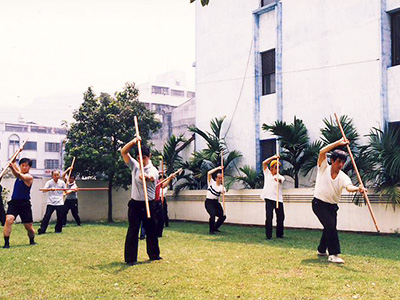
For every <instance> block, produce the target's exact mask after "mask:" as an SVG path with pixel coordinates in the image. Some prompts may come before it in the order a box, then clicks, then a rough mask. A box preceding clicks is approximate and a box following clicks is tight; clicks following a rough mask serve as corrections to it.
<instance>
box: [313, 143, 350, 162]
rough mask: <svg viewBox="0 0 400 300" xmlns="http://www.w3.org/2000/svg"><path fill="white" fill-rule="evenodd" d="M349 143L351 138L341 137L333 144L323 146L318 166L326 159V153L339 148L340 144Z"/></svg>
mask: <svg viewBox="0 0 400 300" xmlns="http://www.w3.org/2000/svg"><path fill="white" fill-rule="evenodd" d="M348 144H349V140H347V139H344V138H341V139H340V140H337V141H336V142H333V143H332V144H329V145H326V146H325V147H324V148H322V149H321V150H320V151H319V155H318V167H320V166H321V164H322V163H323V161H324V160H326V154H327V153H328V152H329V151H331V150H333V149H335V148H337V147H340V146H346V145H348Z"/></svg>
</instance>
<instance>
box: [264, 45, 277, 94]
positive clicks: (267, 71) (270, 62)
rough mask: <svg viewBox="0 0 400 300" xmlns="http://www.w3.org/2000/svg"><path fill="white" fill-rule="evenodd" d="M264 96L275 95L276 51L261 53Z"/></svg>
mask: <svg viewBox="0 0 400 300" xmlns="http://www.w3.org/2000/svg"><path fill="white" fill-rule="evenodd" d="M261 63H262V94H263V95H268V94H273V93H275V91H276V88H275V49H272V50H269V51H266V52H263V53H261Z"/></svg>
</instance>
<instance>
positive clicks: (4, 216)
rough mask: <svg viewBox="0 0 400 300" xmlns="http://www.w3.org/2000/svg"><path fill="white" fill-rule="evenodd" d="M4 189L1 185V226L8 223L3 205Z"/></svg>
mask: <svg viewBox="0 0 400 300" xmlns="http://www.w3.org/2000/svg"><path fill="white" fill-rule="evenodd" d="M2 195H3V187H2V186H1V185H0V223H1V226H4V224H5V223H6V212H5V211H4V204H3V196H2Z"/></svg>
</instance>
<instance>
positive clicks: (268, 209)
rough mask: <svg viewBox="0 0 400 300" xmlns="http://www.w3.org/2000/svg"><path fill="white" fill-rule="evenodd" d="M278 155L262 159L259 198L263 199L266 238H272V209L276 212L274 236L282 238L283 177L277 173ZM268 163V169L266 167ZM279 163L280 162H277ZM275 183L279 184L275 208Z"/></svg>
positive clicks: (283, 216)
mask: <svg viewBox="0 0 400 300" xmlns="http://www.w3.org/2000/svg"><path fill="white" fill-rule="evenodd" d="M278 158H279V155H274V156H271V157H270V158H267V159H266V160H264V161H263V163H262V166H263V173H264V188H263V190H262V193H261V197H260V198H261V199H264V201H265V215H266V218H265V235H266V238H267V239H268V240H270V239H271V238H272V219H273V217H274V210H275V213H276V237H277V238H283V231H284V225H283V221H284V220H285V213H284V209H283V199H282V183H283V181H284V180H285V178H284V177H283V176H282V175H280V174H277V164H278V160H277V159H278ZM268 165H269V169H268ZM279 165H281V163H279ZM277 185H279V205H278V208H276V200H277V195H276V192H277Z"/></svg>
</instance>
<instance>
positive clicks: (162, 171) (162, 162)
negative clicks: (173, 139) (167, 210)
mask: <svg viewBox="0 0 400 300" xmlns="http://www.w3.org/2000/svg"><path fill="white" fill-rule="evenodd" d="M161 176H162V177H163V178H164V159H163V157H162V156H161ZM161 203H162V204H164V189H163V187H162V185H161Z"/></svg>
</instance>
